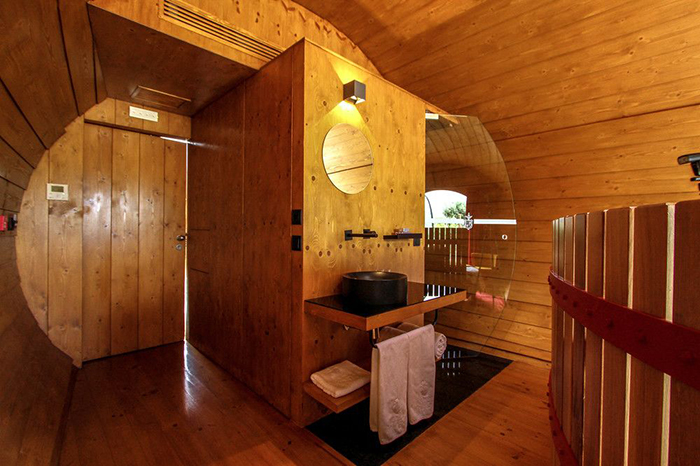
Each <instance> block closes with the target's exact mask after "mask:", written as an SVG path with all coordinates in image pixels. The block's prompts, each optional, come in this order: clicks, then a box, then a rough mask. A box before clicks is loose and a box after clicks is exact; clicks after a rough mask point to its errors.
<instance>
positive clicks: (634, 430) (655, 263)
mask: <svg viewBox="0 0 700 466" xmlns="http://www.w3.org/2000/svg"><path fill="white" fill-rule="evenodd" d="M668 216H669V213H668V206H666V205H665V204H660V205H653V206H646V207H638V208H637V209H635V210H634V232H635V234H634V241H633V243H634V244H633V254H634V256H633V260H632V270H631V273H632V290H631V293H632V308H633V309H635V310H637V311H640V312H646V313H649V314H652V315H655V316H656V317H660V318H662V319H663V318H665V317H666V303H667V281H666V275H667V273H666V272H667V261H668V254H667V240H668V221H669V219H668ZM637 232H639V233H637ZM629 371H630V374H629V378H630V381H629V384H630V388H629V390H630V393H629V446H628V462H629V464H639V465H648V466H654V465H660V464H662V456H663V455H662V453H661V452H662V439H663V438H664V431H665V430H666V429H665V428H664V420H663V410H664V409H663V406H664V374H663V372H661V371H659V370H657V369H654V368H653V367H651V366H649V365H647V364H645V363H643V362H642V361H639V360H638V359H635V358H632V359H631V361H630V369H629ZM666 435H667V433H666Z"/></svg>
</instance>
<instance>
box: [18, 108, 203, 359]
mask: <svg viewBox="0 0 700 466" xmlns="http://www.w3.org/2000/svg"><path fill="white" fill-rule="evenodd" d="M130 105H131V106H136V107H141V105H138V104H129V103H127V102H123V101H117V100H115V99H112V98H107V99H105V100H104V101H102V102H101V103H100V104H98V105H95V106H94V107H92V108H91V109H90V110H88V111H87V112H86V113H85V115H84V116H83V115H81V116H80V117H78V118H76V119H75V120H74V121H73V122H72V123H71V124H70V125H68V127H67V128H66V134H64V135H63V136H62V137H61V138H59V140H58V141H56V143H55V144H54V145H52V146H51V148H50V149H49V150H47V151H46V152H45V153H44V156H43V157H42V158H41V160H40V162H39V164H38V165H37V167H36V169H35V170H34V172H33V173H32V176H31V179H30V181H29V185H28V186H27V190H26V192H25V193H24V197H23V200H22V211H21V212H20V214H19V224H20V228H19V230H18V234H17V266H18V268H19V273H20V277H21V280H22V290H23V291H24V294H25V296H26V297H27V300H28V303H29V307H30V309H31V311H32V313H33V314H34V317H35V318H36V320H37V322H38V324H39V327H40V328H41V329H42V330H43V331H44V333H46V334H48V335H49V338H50V339H51V341H52V342H53V344H54V345H56V346H57V347H58V348H59V349H61V350H62V351H63V352H64V353H66V354H68V355H70V356H71V357H72V358H73V361H74V362H75V364H76V365H80V364H82V362H83V361H87V360H90V359H96V358H101V357H105V356H110V355H114V354H119V353H122V352H126V351H133V350H135V349H137V348H143V347H144V346H139V345H137V344H136V342H138V341H139V339H138V338H137V336H136V334H137V333H138V330H142V331H143V329H136V328H132V327H136V325H135V323H134V324H133V325H128V324H126V323H125V322H124V321H123V320H121V319H120V318H118V317H112V316H113V314H112V312H113V311H114V310H115V309H119V313H118V314H116V315H120V316H121V315H130V314H133V315H134V316H137V315H138V312H137V310H138V305H136V306H134V308H136V309H132V307H131V306H124V305H123V304H119V303H122V301H123V300H125V299H126V298H125V296H124V295H125V294H126V292H125V291H124V288H126V286H125V285H124V283H116V286H112V281H113V280H114V281H115V282H118V281H119V280H118V279H117V278H116V274H117V273H118V272H120V271H122V270H123V269H122V267H128V265H125V264H124V262H121V263H120V264H121V265H116V264H115V266H114V268H112V262H113V261H112V257H113V255H112V241H114V243H115V244H116V243H117V239H118V238H121V237H123V236H126V235H125V234H124V232H123V231H120V230H119V226H118V225H121V223H120V222H117V221H116V220H115V219H113V217H112V215H111V206H115V207H114V208H115V210H116V208H117V206H120V205H121V203H120V202H119V200H120V197H118V196H122V195H125V194H124V192H125V191H127V188H125V187H124V183H125V181H124V179H123V176H124V174H122V175H121V177H122V178H120V177H119V176H118V175H117V174H115V173H113V166H114V165H117V162H113V154H114V153H118V152H120V151H123V150H124V149H123V147H124V145H125V143H123V142H120V141H116V142H114V141H113V139H116V137H114V138H113V136H112V131H113V130H112V128H110V127H106V126H96V125H94V124H90V123H91V122H97V123H103V124H108V125H113V126H115V127H119V128H122V129H124V130H129V129H131V128H133V130H134V131H145V132H149V131H150V132H154V134H167V135H170V136H173V137H180V138H189V137H190V118H189V117H187V116H183V115H177V114H174V113H168V112H164V111H162V110H159V111H158V113H159V120H158V122H157V123H153V122H144V121H143V120H138V119H135V118H129V117H128V111H129V110H128V109H129V106H130ZM152 110H153V109H152ZM114 131H119V132H120V133H119V134H122V135H124V134H125V133H124V132H122V131H120V130H114ZM126 134H132V135H134V136H135V137H136V138H135V139H130V141H133V140H136V141H137V140H138V139H139V137H140V138H142V139H143V138H148V137H150V136H145V135H142V136H139V135H138V134H135V133H126ZM96 141H102V142H101V143H100V146H99V147H96V145H97V143H96ZM164 147H166V148H167V150H168V151H169V154H170V157H169V158H168V160H169V161H172V160H173V159H177V155H175V154H178V155H179V156H180V157H181V158H182V160H183V163H184V159H185V149H184V146H183V145H181V144H179V143H175V142H165V144H164ZM139 150H140V148H139V147H138V142H137V149H136V150H135V151H130V152H129V154H132V155H133V154H135V156H136V160H137V161H138V157H139ZM176 150H177V151H179V152H174V151H176ZM114 159H115V160H116V159H117V156H114ZM137 165H138V164H137ZM165 166H167V168H168V170H169V171H168V173H169V174H171V179H180V178H182V179H183V180H184V178H185V173H184V166H183V167H179V166H178V165H177V164H176V163H165ZM175 171H177V173H175ZM133 174H136V176H135V177H134V176H130V177H129V178H130V179H131V181H134V180H133V178H136V183H135V184H134V183H132V184H130V185H129V188H128V189H129V193H130V195H132V194H134V198H136V202H133V203H131V202H126V203H125V204H127V205H126V206H125V207H124V208H125V209H126V211H127V212H128V213H129V214H132V215H135V216H136V217H138V216H139V200H138V197H139V196H138V195H135V194H136V193H138V190H139V187H138V180H139V179H143V177H140V176H139V171H138V168H135V169H134V172H133V173H131V175H133ZM49 182H51V183H67V184H69V185H70V186H69V194H70V200H69V201H68V202H62V201H48V200H47V199H46V183H49ZM120 186H121V187H120ZM169 189H170V191H168V192H169V193H172V192H173V191H172V190H173V187H172V186H170V188H169ZM183 189H184V188H183ZM164 190H165V188H164ZM163 194H164V196H163V197H165V194H166V193H165V191H164V193H163ZM183 197H184V194H183ZM130 199H131V198H130ZM95 205H98V206H102V208H101V209H100V208H98V209H96V208H95V207H94V206H95ZM115 216H116V215H115ZM113 220H115V221H114V227H113ZM183 228H184V226H183ZM105 234H106V236H105ZM116 249H117V248H116V247H115V250H116ZM129 260H131V259H126V260H125V262H126V263H127V264H128V263H129V262H128V261H129ZM133 261H134V263H136V262H138V261H137V259H133ZM136 269H137V270H138V267H136ZM113 272H114V276H113ZM138 275H139V274H138V272H136V273H133V271H132V272H131V276H132V277H133V278H134V279H137V280H138ZM112 290H115V293H114V294H113V293H112ZM119 295H121V296H119ZM173 311H174V309H169V310H168V311H167V312H164V315H170V316H171V317H172V316H173ZM134 318H136V317H134ZM125 320H129V319H125ZM112 321H115V322H119V321H121V325H120V326H119V329H118V328H117V325H116V324H114V326H113V325H112ZM179 326H181V324H179ZM164 333H168V332H164ZM176 335H177V332H175V335H172V334H171V335H170V336H167V337H165V341H166V342H170V341H173V339H177V340H181V339H182V331H180V332H179V335H180V338H177V337H176ZM127 341H128V342H129V343H128V344H125V342H127ZM153 341H154V342H162V341H163V339H161V338H155V339H154V340H153ZM158 344H160V343H158ZM150 346H152V344H151V345H150Z"/></svg>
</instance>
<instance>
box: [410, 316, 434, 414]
mask: <svg viewBox="0 0 700 466" xmlns="http://www.w3.org/2000/svg"><path fill="white" fill-rule="evenodd" d="M405 335H407V336H408V396H407V398H406V403H407V405H408V422H410V423H411V425H413V424H416V423H418V422H420V421H422V420H423V419H428V418H429V417H432V415H433V409H434V405H435V329H434V328H433V326H432V325H426V326H423V327H420V328H418V329H416V330H411V331H410V332H408V333H406V334H405Z"/></svg>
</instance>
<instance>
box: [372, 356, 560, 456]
mask: <svg viewBox="0 0 700 466" xmlns="http://www.w3.org/2000/svg"><path fill="white" fill-rule="evenodd" d="M547 375H548V370H547V369H545V368H541V367H535V366H532V365H529V364H527V363H524V362H517V361H516V362H513V363H511V364H510V365H509V366H508V367H506V368H505V369H504V370H503V371H502V372H501V373H500V374H498V375H497V376H496V377H494V378H493V379H492V380H491V381H489V382H488V383H487V384H486V385H484V386H483V387H482V388H481V389H480V390H479V391H477V392H476V393H475V394H473V395H472V396H470V397H469V398H467V399H466V400H464V401H463V402H462V403H461V404H460V405H459V406H458V407H457V408H455V409H454V410H452V411H451V412H450V413H449V414H447V415H446V416H445V417H443V418H442V419H440V420H439V421H438V422H437V423H435V425H433V426H432V427H430V428H429V429H428V430H426V431H425V432H424V433H423V434H422V435H421V436H420V437H418V438H417V439H416V440H414V441H413V442H411V443H410V444H409V445H408V446H407V447H406V448H404V449H403V450H401V451H400V452H399V453H397V454H396V455H394V457H392V458H391V459H390V460H389V461H388V462H387V463H386V464H388V465H418V464H420V465H470V466H472V465H473V466H478V465H484V466H486V465H499V466H501V465H504V466H505V465H519V466H529V465H533V466H546V465H549V464H551V452H552V440H551V436H550V434H549V418H548V408H547V396H546V392H547Z"/></svg>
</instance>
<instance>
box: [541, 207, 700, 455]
mask: <svg viewBox="0 0 700 466" xmlns="http://www.w3.org/2000/svg"><path fill="white" fill-rule="evenodd" d="M699 224H700V201H697V200H696V201H685V202H679V203H677V204H657V205H649V206H643V207H636V208H635V207H632V208H620V209H613V210H608V211H605V212H591V213H588V214H580V215H576V216H573V217H566V218H560V219H558V220H555V221H554V228H553V230H554V248H553V255H554V267H553V271H554V274H556V276H558V277H560V278H561V279H562V280H564V281H565V282H568V284H571V285H574V286H575V287H576V288H578V289H582V290H586V291H587V292H588V293H589V294H590V295H593V296H602V297H604V298H605V301H598V302H595V303H594V304H591V305H587V304H585V301H584V299H587V298H586V297H585V296H581V297H577V296H578V295H580V293H578V292H577V291H576V290H575V289H573V288H569V289H568V290H567V289H566V288H567V287H568V285H565V284H563V283H555V281H558V280H559V279H557V280H554V279H553V282H552V290H553V292H552V296H553V297H554V299H553V304H552V306H553V307H552V308H553V331H552V334H553V338H552V352H553V359H552V380H551V391H552V397H551V398H552V401H553V403H554V409H555V412H556V415H557V417H558V419H559V421H560V424H561V427H562V430H563V434H564V436H565V437H566V440H567V441H568V443H569V445H570V446H571V455H572V456H573V457H574V458H575V461H577V462H578V463H579V464H583V465H599V464H630V465H632V464H634V465H637V464H645V465H659V466H660V465H666V464H668V465H688V464H694V463H695V462H696V460H697V458H698V455H700V444H699V443H698V442H697V437H698V433H699V429H698V426H697V422H696V420H697V416H698V414H699V413H700V391H698V390H697V386H698V383H697V380H698V377H697V375H698V370H697V359H696V358H697V355H696V354H693V352H694V351H695V350H696V349H697V343H693V341H696V340H697V338H698V337H697V335H698V334H697V332H696V333H695V336H694V337H693V336H691V335H690V333H692V332H684V333H683V334H682V335H681V334H680V333H679V332H680V330H675V331H674V330H673V329H672V327H673V326H670V325H668V324H666V322H664V321H668V322H673V323H674V324H677V325H680V326H684V327H687V328H690V329H695V330H700V318H698V312H697V302H698V299H700V293H699V292H698V286H697V263H698V260H700V254H699V252H698V244H700V230H699V229H698V228H697V226H698V225H699ZM603 270H605V272H604V273H603ZM553 278H556V277H553ZM560 285H565V286H564V287H562V286H560ZM560 288H563V290H562V291H560ZM567 293H568V295H567ZM577 300H580V301H578V302H577ZM582 303H583V304H582ZM606 303H614V304H619V305H620V306H622V307H623V308H630V309H634V310H635V311H638V312H639V313H642V314H649V315H651V316H653V319H649V318H645V317H644V316H641V317H642V318H635V317H634V315H632V316H627V315H626V314H627V313H631V312H630V311H628V310H627V309H611V308H608V307H607V306H606ZM577 309H579V310H578V311H577ZM565 311H566V312H565ZM577 312H580V314H577ZM632 314H633V313H632ZM586 319H588V320H586ZM584 324H585V325H586V326H587V327H584ZM635 326H636V327H635ZM662 326H663V327H664V328H661V327H662ZM592 329H593V330H592ZM594 330H595V332H598V333H594ZM674 332H675V333H674ZM669 335H671V337H670V339H669V340H666V338H669ZM602 337H603V338H602ZM693 338H694V340H693ZM673 346H677V348H676V349H675V350H673V351H669V348H670V347H673ZM622 348H626V349H627V351H629V352H630V353H633V354H634V355H636V356H637V357H638V358H641V359H637V357H635V356H633V355H631V354H628V353H627V352H625V350H623V349H622ZM642 359H644V361H643V360H642ZM669 373H671V374H673V376H669ZM679 378H681V379H684V380H685V383H684V382H683V381H681V380H679ZM693 381H695V385H694V386H691V385H688V384H692V383H693ZM559 450H560V451H559V452H558V454H557V455H555V456H558V457H559V458H560V459H561V464H573V463H567V462H566V461H565V460H566V456H567V455H566V454H565V452H566V450H567V448H564V449H563V450H562V449H561V448H560V449H559Z"/></svg>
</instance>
